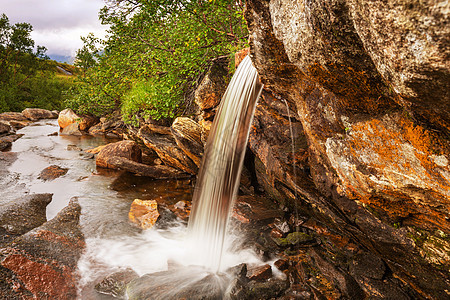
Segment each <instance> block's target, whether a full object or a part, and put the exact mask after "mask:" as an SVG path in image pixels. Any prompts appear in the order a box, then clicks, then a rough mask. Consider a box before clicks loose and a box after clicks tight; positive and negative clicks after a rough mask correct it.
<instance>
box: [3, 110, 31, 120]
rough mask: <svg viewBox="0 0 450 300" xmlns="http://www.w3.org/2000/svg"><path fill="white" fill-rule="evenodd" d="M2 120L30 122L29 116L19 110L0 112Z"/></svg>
mask: <svg viewBox="0 0 450 300" xmlns="http://www.w3.org/2000/svg"><path fill="white" fill-rule="evenodd" d="M0 120H2V121H16V122H29V121H28V119H27V117H25V116H24V115H23V114H22V113H18V112H4V113H1V114H0Z"/></svg>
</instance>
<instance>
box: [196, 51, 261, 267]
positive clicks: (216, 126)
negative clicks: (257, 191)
mask: <svg viewBox="0 0 450 300" xmlns="http://www.w3.org/2000/svg"><path fill="white" fill-rule="evenodd" d="M262 88H263V86H262V84H261V83H260V81H259V77H258V73H257V72H256V69H255V68H254V67H253V65H252V62H251V60H250V57H249V56H247V57H246V58H245V59H244V60H243V61H242V62H241V64H240V65H239V67H238V69H237V71H236V73H235V74H234V76H233V78H232V79H231V82H230V84H229V86H228V88H227V90H226V92H225V94H224V96H223V97H222V101H221V103H220V107H219V110H218V112H217V114H216V116H215V119H214V122H213V126H212V129H211V132H210V134H209V137H208V141H207V143H206V148H205V154H204V156H203V160H202V165H201V168H200V171H199V175H198V179H197V185H196V189H195V192H194V196H193V200H192V211H191V215H190V219H189V225H188V226H189V234H188V244H189V249H190V251H191V253H192V254H191V257H190V260H191V262H192V264H195V265H202V266H205V267H207V268H209V269H210V270H211V271H213V272H216V271H219V270H221V261H222V256H223V252H224V241H225V237H226V231H227V224H228V219H229V214H230V211H231V209H232V207H233V204H234V201H235V198H236V195H237V191H238V188H239V181H240V176H241V170H242V164H243V159H244V154H245V150H246V146H247V141H248V135H249V130H250V125H251V122H252V119H253V114H254V110H255V107H256V101H257V100H258V98H259V96H260V94H261V91H262Z"/></svg>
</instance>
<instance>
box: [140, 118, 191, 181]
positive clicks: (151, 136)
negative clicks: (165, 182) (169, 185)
mask: <svg viewBox="0 0 450 300" xmlns="http://www.w3.org/2000/svg"><path fill="white" fill-rule="evenodd" d="M136 137H137V138H139V139H140V140H141V141H142V142H143V143H144V144H145V146H147V147H148V148H149V149H151V150H153V151H155V152H156V154H157V155H158V156H159V158H160V159H161V160H162V162H164V163H165V164H166V165H167V166H170V167H174V168H176V169H179V170H182V171H184V172H186V173H189V174H196V173H197V170H198V167H197V165H196V164H195V163H194V162H193V161H192V160H191V159H190V158H189V156H187V154H186V153H185V152H184V151H183V150H181V149H180V147H178V145H177V143H176V141H175V138H174V137H173V135H172V134H160V133H158V132H154V131H152V129H151V127H149V126H144V127H142V128H141V129H140V130H139V132H137V133H136Z"/></svg>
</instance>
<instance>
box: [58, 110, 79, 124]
mask: <svg viewBox="0 0 450 300" xmlns="http://www.w3.org/2000/svg"><path fill="white" fill-rule="evenodd" d="M79 120H80V116H78V115H77V114H76V113H75V112H74V111H73V110H71V109H70V108H66V109H65V110H63V111H61V112H60V113H59V116H58V124H59V127H61V128H66V127H67V126H69V125H71V124H73V123H75V122H77V121H79Z"/></svg>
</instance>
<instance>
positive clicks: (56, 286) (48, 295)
mask: <svg viewBox="0 0 450 300" xmlns="http://www.w3.org/2000/svg"><path fill="white" fill-rule="evenodd" d="M1 264H2V266H3V267H5V268H7V269H9V270H11V271H12V272H14V274H15V275H16V276H17V278H18V279H19V280H20V281H21V282H22V283H23V284H24V285H25V288H26V289H27V290H29V291H30V292H31V293H32V294H33V295H34V299H74V298H75V297H76V294H77V292H76V287H75V279H74V276H73V274H72V272H70V271H67V270H65V269H64V267H63V270H59V269H57V268H54V267H53V266H51V265H50V264H44V263H39V262H35V261H32V260H30V259H28V258H27V257H25V256H23V255H21V254H12V255H9V256H7V257H6V258H5V259H4V260H3V261H2V263H1Z"/></svg>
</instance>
